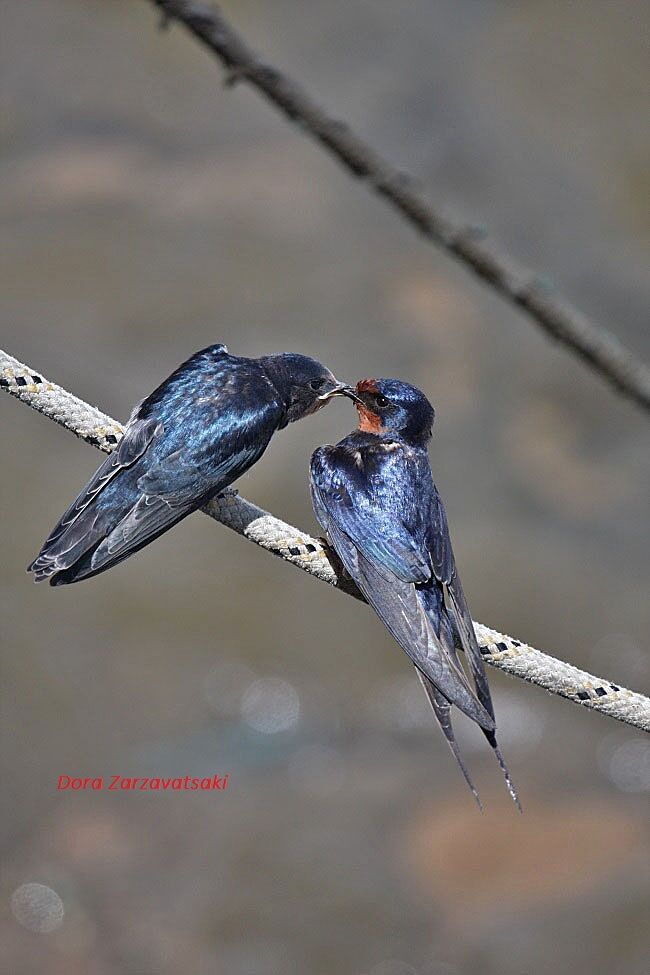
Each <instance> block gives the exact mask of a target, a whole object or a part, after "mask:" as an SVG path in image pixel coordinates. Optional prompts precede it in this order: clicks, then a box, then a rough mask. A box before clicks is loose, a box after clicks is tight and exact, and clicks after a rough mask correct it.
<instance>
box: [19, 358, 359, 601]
mask: <svg viewBox="0 0 650 975" xmlns="http://www.w3.org/2000/svg"><path fill="white" fill-rule="evenodd" d="M344 388H345V387H343V385H342V384H341V383H339V382H338V381H337V380H336V379H335V377H334V376H333V375H332V373H331V372H330V371H329V369H326V368H325V366H323V365H321V364H320V362H316V361H315V360H314V359H310V358H308V357H307V356H303V355H295V354H293V353H290V354H284V355H270V356H262V357H261V358H259V359H246V358H243V357H240V356H233V355H229V353H228V350H227V349H226V347H225V345H211V346H209V347H208V348H206V349H203V350H202V351H200V352H197V353H196V354H195V355H193V356H192V357H191V358H190V359H188V360H187V362H184V363H183V364H182V365H181V366H179V367H178V369H176V371H175V372H173V373H172V374H171V376H169V378H168V379H166V380H165V381H164V382H163V383H162V384H161V385H160V386H158V388H157V389H155V390H154V391H153V393H151V395H150V396H148V397H147V398H146V399H145V400H143V401H142V402H141V403H140V404H139V405H138V406H136V408H135V409H134V411H133V413H132V414H131V417H130V419H129V421H128V423H127V425H126V429H125V431H124V436H123V438H122V440H121V441H120V443H119V446H118V447H117V448H116V449H115V450H114V452H113V453H112V454H111V455H110V456H109V457H108V458H107V459H106V460H105V461H104V463H103V464H102V465H101V467H100V468H99V470H98V471H97V472H96V473H95V474H94V475H93V477H92V478H91V480H90V481H89V483H88V484H87V485H86V487H85V488H84V489H83V491H82V492H81V494H80V495H79V497H78V498H77V499H76V501H74V502H73V503H72V505H71V506H70V507H69V508H68V510H67V511H66V512H65V514H64V515H63V516H62V517H61V519H60V520H59V522H58V524H57V525H56V526H55V528H54V529H53V530H52V532H51V534H50V535H49V537H48V538H47V539H46V541H45V543H44V545H43V547H42V549H41V551H40V552H39V554H38V556H37V557H36V558H35V559H34V561H33V562H32V564H31V565H30V566H29V567H28V571H29V572H33V573H34V575H35V581H36V582H42V581H43V580H44V579H49V581H50V584H51V585H53V586H61V585H66V584H68V583H71V582H78V581H79V580H80V579H88V578H89V577H90V576H94V575H97V574H98V573H99V572H104V571H105V570H106V569H109V568H111V566H113V565H116V564H117V563H118V562H122V561H123V560H124V559H126V558H128V557H129V556H130V555H133V553H134V552H137V551H138V550H139V549H141V548H142V547H143V546H144V545H148V544H149V542H151V541H153V540H154V539H155V538H157V537H158V536H159V535H162V533H163V532H165V531H167V530H168V529H169V528H171V527H172V526H173V525H175V524H176V523H177V522H179V521H180V520H181V519H182V518H185V517H187V515H189V514H191V513H192V512H193V511H196V509H197V508H200V507H202V506H203V505H204V504H206V503H207V502H208V501H210V500H211V499H212V498H214V497H215V496H216V495H217V494H219V493H220V492H221V491H223V490H224V488H226V487H228V485H230V484H232V482H233V481H234V480H236V478H238V477H239V476H240V475H241V474H243V473H244V472H245V471H247V470H248V469H249V468H250V467H252V466H253V464H254V463H255V462H256V461H258V460H259V458H260V457H261V456H262V454H263V453H264V451H265V449H266V447H267V446H268V443H269V441H270V439H271V437H272V436H273V434H274V433H275V431H276V430H281V429H282V428H283V427H285V426H286V425H287V424H288V423H292V422H293V421H294V420H300V419H301V418H302V417H304V416H307V415H308V414H310V413H314V412H315V411H316V410H318V409H320V407H321V406H323V405H324V404H325V403H326V402H327V400H328V399H330V398H331V397H332V396H335V395H337V394H338V393H340V392H341V391H342V390H343V389H344Z"/></svg>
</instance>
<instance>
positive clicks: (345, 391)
mask: <svg viewBox="0 0 650 975" xmlns="http://www.w3.org/2000/svg"><path fill="white" fill-rule="evenodd" d="M332 396H347V397H348V398H349V399H353V400H357V401H359V397H358V396H357V394H356V393H355V391H354V387H353V386H348V384H347V383H337V384H336V386H332V388H331V389H328V390H327V392H326V393H321V395H320V396H319V397H318V399H319V401H320V402H321V403H324V402H325V401H326V400H328V399H331V398H332Z"/></svg>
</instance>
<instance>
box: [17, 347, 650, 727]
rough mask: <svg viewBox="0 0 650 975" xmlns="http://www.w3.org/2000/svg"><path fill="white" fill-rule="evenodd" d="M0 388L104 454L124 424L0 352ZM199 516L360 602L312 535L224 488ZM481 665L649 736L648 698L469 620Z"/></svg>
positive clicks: (119, 435)
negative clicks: (483, 664)
mask: <svg viewBox="0 0 650 975" xmlns="http://www.w3.org/2000/svg"><path fill="white" fill-rule="evenodd" d="M0 388H1V389H4V390H5V391H6V392H8V393H10V394H11V395H12V396H15V397H16V399H19V400H20V401H21V402H22V403H26V404H27V405H28V406H31V407H32V409H34V410H37V411H38V412H39V413H42V414H43V416H47V417H49V419H51V420H54V421H55V422H56V423H58V424H60V425H61V426H62V427H65V429H66V430H70V431H71V432H72V433H74V434H76V436H77V437H79V438H80V439H81V440H85V441H86V443H89V444H92V446H93V447H97V448H99V450H103V451H104V452H105V453H110V452H111V451H112V450H114V449H115V447H116V445H117V444H118V443H119V441H120V438H121V437H122V434H123V432H124V427H123V426H122V425H121V424H120V423H118V422H117V421H116V420H113V419H111V417H110V416H107V415H106V414H105V413H102V412H101V411H100V410H98V409H97V408H96V407H94V406H90V405H89V404H88V403H85V402H84V401H83V400H81V399H78V398H77V397H76V396H73V394H72V393H69V392H68V391H67V390H66V389H63V388H62V387H61V386H57V385H56V384H55V383H52V382H50V381H49V380H48V379H46V378H45V377H44V376H43V375H41V374H40V373H38V372H36V370H34V369H31V368H30V367H29V366H26V365H23V363H21V362H19V361H18V360H17V359H14V357H13V356H11V355H9V354H8V353H7V352H3V351H2V350H1V349H0ZM203 511H204V512H205V514H207V515H210V517H211V518H214V519H215V520H216V521H220V522H221V523H222V524H223V525H226V526H227V527H228V528H232V530H233V531H236V532H237V533H238V534H239V535H243V536H244V538H247V539H248V540H249V541H251V542H254V543H255V544H256V545H259V546H260V548H264V549H266V550H267V552H272V553H273V555H277V556H278V557H279V558H281V559H284V560H285V561H286V562H291V564H292V565H295V566H297V567H298V568H299V569H302V570H303V571H304V572H308V573H309V575H312V576H315V577H316V578H317V579H320V580H321V582H327V583H329V585H331V586H334V587H336V588H337V589H341V590H342V591H343V592H347V593H348V594H349V595H352V596H355V597H356V598H357V599H361V598H362V597H361V595H360V593H359V591H358V590H357V589H356V587H355V586H354V584H353V583H352V582H351V581H350V580H348V579H346V578H345V577H344V576H343V575H342V574H341V573H340V572H339V570H338V568H337V564H336V562H335V560H334V559H332V560H330V556H329V555H328V552H327V550H326V549H325V548H324V546H323V544H322V543H321V542H320V541H319V540H318V539H316V538H312V537H311V536H310V535H308V534H306V533H305V532H301V531H299V530H298V529H297V528H294V527H293V526H292V525H289V524H287V523H286V522H284V521H280V519H279V518H275V517H274V516H273V515H271V514H269V512H268V511H264V510H263V509H262V508H258V507H257V505H255V504H253V503H252V502H251V501H246V500H245V498H242V497H240V495H239V494H237V492H236V491H234V490H228V491H227V492H225V493H224V494H223V495H221V496H220V497H218V498H217V499H216V500H214V501H211V502H210V503H209V504H208V505H206V506H205V508H203ZM474 627H475V629H476V635H477V637H478V641H479V645H480V647H481V652H482V654H483V657H484V659H485V662H486V663H488V664H490V665H491V666H492V667H497V668H498V669H499V670H503V671H504V672H505V673H506V674H510V675H511V676H512V677H519V678H520V679H521V680H525V681H528V682H529V683H531V684H537V686H538V687H543V688H544V689H545V690H547V691H550V692H551V693H552V694H558V695H559V696H560V697H564V698H566V699H567V700H569V701H573V702H574V704H581V705H583V706H584V707H587V708H591V709H592V710H594V711H601V712H602V713H603V714H608V715H609V716H610V717H611V718H616V719H617V720H618V721H623V722H624V723H625V724H628V725H632V726H633V727H635V728H640V729H641V730H642V731H650V699H649V698H647V697H644V696H643V695H642V694H637V693H636V692H635V691H629V690H627V689H626V688H625V687H621V686H620V685H619V684H615V683H613V682H612V681H610V680H604V679H602V678H600V677H594V676H593V675H592V674H588V673H587V672H586V671H584V670H579V669H578V668H577V667H573V666H572V665H571V664H567V663H565V662H564V661H563V660H558V659H556V658H555V657H551V656H549V655H548V654H545V653H542V652H541V651H540V650H536V649H535V648H534V647H530V646H528V645H527V644H525V643H522V642H521V641H519V640H514V639H513V638H512V637H510V636H505V635H504V634H503V633H499V632H497V631H496V630H492V629H490V628H489V627H487V626H483V624H482V623H476V622H475V623H474Z"/></svg>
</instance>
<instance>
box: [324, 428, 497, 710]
mask: <svg viewBox="0 0 650 975" xmlns="http://www.w3.org/2000/svg"><path fill="white" fill-rule="evenodd" d="M405 476H409V475H408V474H405ZM311 486H312V500H313V505H314V511H315V513H316V517H317V518H318V520H319V522H320V524H321V525H322V527H323V528H324V529H325V531H326V532H327V535H328V537H329V539H330V542H331V544H332V546H333V548H334V549H335V551H336V553H337V554H338V556H339V558H340V559H341V561H342V563H343V565H344V566H345V568H346V570H347V572H348V573H349V574H350V576H351V577H352V578H353V579H354V581H355V582H356V584H357V586H358V587H359V589H360V590H361V592H362V593H363V595H364V596H365V598H366V599H367V601H368V602H369V603H370V605H371V606H372V608H373V609H374V610H375V612H376V613H377V615H378V616H379V618H380V619H381V621H382V622H383V623H384V625H385V626H386V628H387V629H388V630H389V632H390V633H391V634H392V636H393V637H394V638H395V640H396V641H397V642H398V643H399V645H400V646H401V647H402V649H403V650H404V651H405V652H406V653H407V654H408V656H409V657H410V658H411V660H412V661H413V663H414V664H415V666H416V667H417V668H418V670H420V671H421V672H422V673H423V674H424V675H425V677H427V678H428V679H429V680H430V681H431V682H432V683H433V684H434V686H435V687H436V688H437V689H438V690H439V691H441V692H442V694H443V695H444V697H445V698H446V699H447V700H448V701H450V702H451V703H453V704H455V705H456V706H457V707H458V708H460V710H461V711H463V712H464V713H465V714H467V715H468V716H469V717H470V718H472V719H473V720H474V721H476V722H477V723H478V724H479V725H480V726H481V727H482V728H485V729H492V728H493V727H494V721H493V719H492V717H491V716H490V715H489V714H488V713H487V712H486V711H485V709H484V708H483V706H482V705H481V703H480V702H479V701H478V700H477V698H476V697H475V695H474V692H473V691H472V689H471V687H470V685H469V683H468V681H467V677H466V676H465V674H464V672H463V671H462V669H461V668H460V667H459V666H458V664H457V662H456V661H455V660H454V659H453V658H452V656H451V655H450V653H449V650H448V648H447V647H446V646H445V645H444V644H443V642H442V641H441V639H440V636H439V635H438V634H437V633H436V631H435V629H434V626H433V625H432V622H431V620H430V619H429V617H428V615H427V613H426V610H425V607H424V606H423V604H422V601H421V600H420V598H419V593H418V588H417V585H418V584H421V583H423V582H426V580H427V579H429V578H431V569H430V568H427V557H426V554H423V553H422V552H421V551H420V549H419V546H418V544H417V541H416V540H415V539H414V538H413V536H412V535H411V534H410V532H409V531H408V529H407V527H406V525H405V524H404V521H403V520H402V518H401V517H400V515H399V513H398V512H397V511H395V510H394V508H393V507H391V506H389V505H383V504H381V503H380V504H377V503H376V502H377V499H376V498H375V497H374V496H373V492H372V487H371V486H370V485H367V487H368V490H367V491H363V490H362V489H361V472H359V473H356V472H355V471H354V470H353V469H351V468H350V465H349V457H348V456H347V455H346V453H345V451H344V450H343V451H342V450H341V449H340V448H337V447H333V448H332V447H326V448H320V449H319V450H317V451H316V452H315V453H314V456H313V457H312V466H311Z"/></svg>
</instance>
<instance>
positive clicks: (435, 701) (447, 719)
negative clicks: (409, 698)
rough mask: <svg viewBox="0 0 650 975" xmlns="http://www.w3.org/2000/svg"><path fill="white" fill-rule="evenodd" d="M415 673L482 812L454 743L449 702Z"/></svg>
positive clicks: (479, 798) (429, 682) (426, 679)
mask: <svg viewBox="0 0 650 975" xmlns="http://www.w3.org/2000/svg"><path fill="white" fill-rule="evenodd" d="M415 672H416V674H417V675H418V677H419V678H420V683H421V684H422V687H423V688H424V690H425V693H426V695H427V697H428V698H429V702H430V704H431V707H432V708H433V712H434V714H435V716H436V718H437V719H438V724H439V725H440V727H441V728H442V733H443V734H444V736H445V738H446V739H447V742H448V744H449V747H450V748H451V751H452V754H453V756H454V758H455V759H456V761H457V763H458V767H459V768H460V770H461V772H462V773H463V776H464V778H465V781H466V782H467V785H468V786H469V788H470V791H471V793H472V795H473V796H474V799H475V800H476V805H477V806H478V808H479V809H480V811H481V812H483V803H482V802H481V797H480V796H479V794H478V791H477V789H476V786H475V785H474V783H473V782H472V779H471V776H470V774H469V771H468V769H467V766H466V765H465V762H464V761H463V757H462V755H461V754H460V751H459V748H458V742H457V741H456V737H455V735H454V729H453V727H452V724H451V716H450V711H451V705H450V703H449V701H448V700H447V699H446V697H443V695H442V694H441V693H440V691H439V690H437V688H436V687H434V685H433V684H432V683H431V681H430V680H429V678H428V677H425V676H424V674H422V673H421V672H420V671H419V670H418V669H417V667H416V668H415ZM483 733H484V734H485V735H488V734H490V732H487V731H484V732H483Z"/></svg>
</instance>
